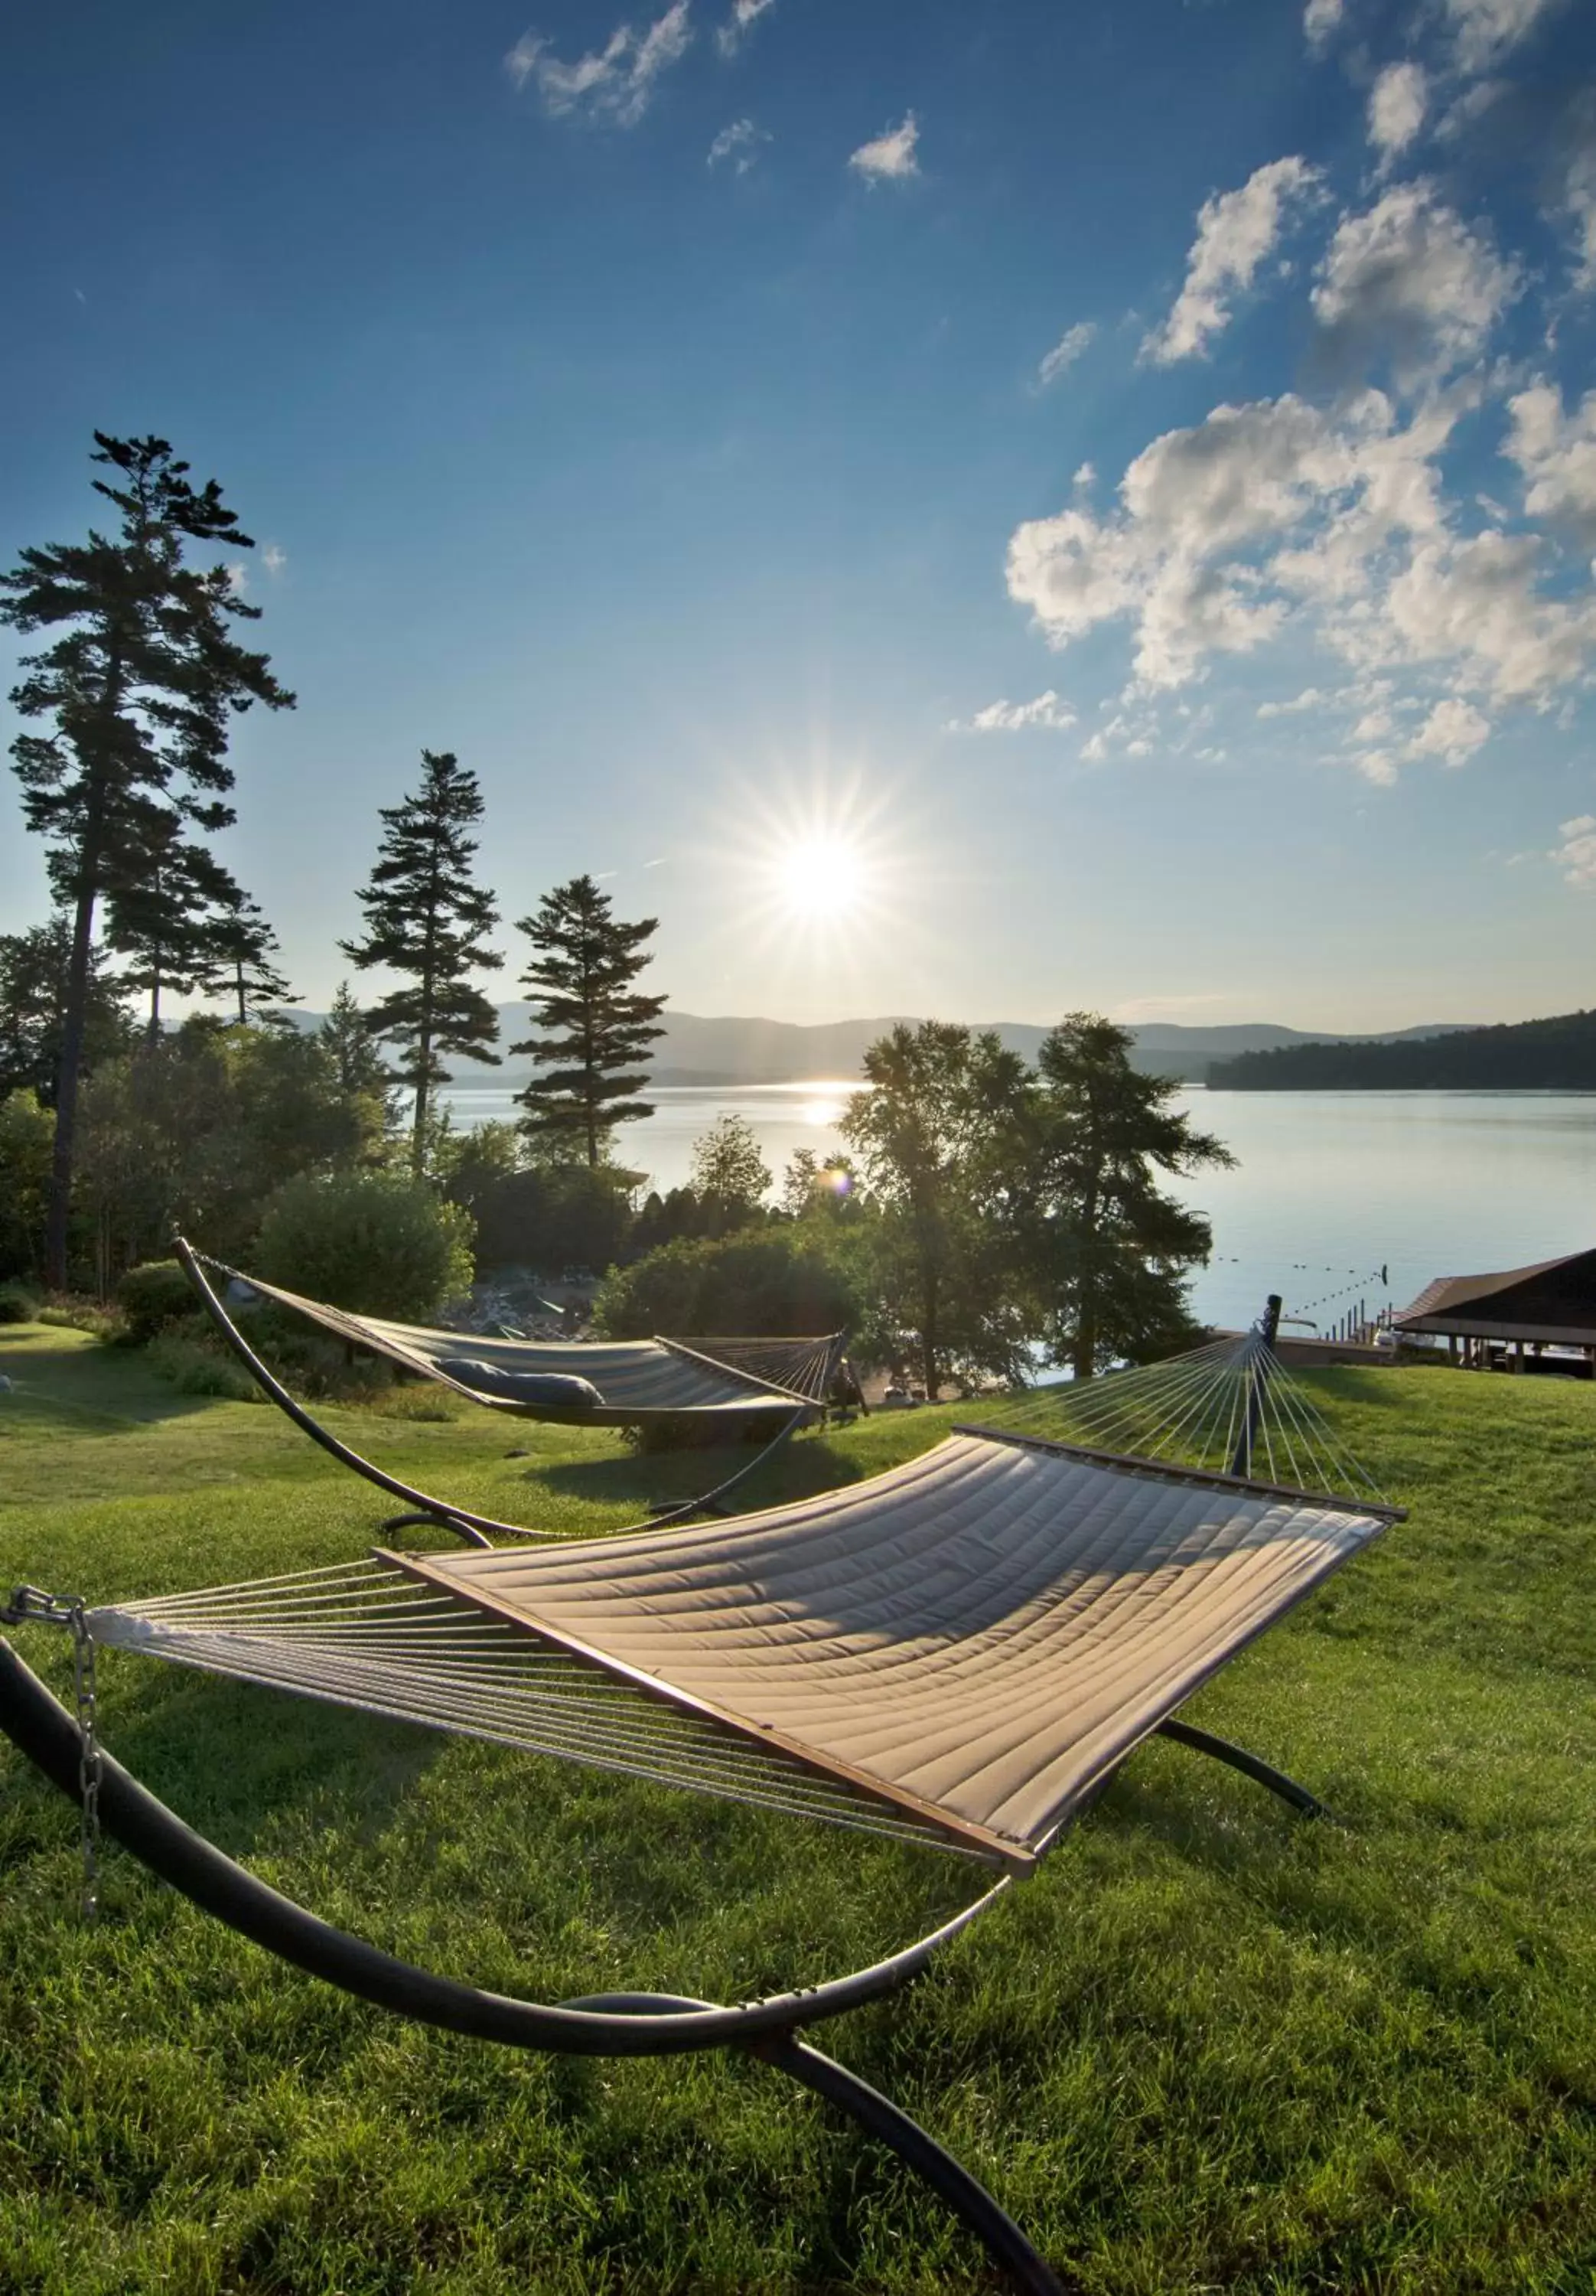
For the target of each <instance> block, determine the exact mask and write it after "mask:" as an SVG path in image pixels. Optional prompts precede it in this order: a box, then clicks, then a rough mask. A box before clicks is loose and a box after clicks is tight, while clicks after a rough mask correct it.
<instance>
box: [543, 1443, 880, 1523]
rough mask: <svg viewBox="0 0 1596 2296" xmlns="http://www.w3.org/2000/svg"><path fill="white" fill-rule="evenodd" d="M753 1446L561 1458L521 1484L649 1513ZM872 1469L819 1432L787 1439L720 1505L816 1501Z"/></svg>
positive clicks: (719, 1474) (735, 1466)
mask: <svg viewBox="0 0 1596 2296" xmlns="http://www.w3.org/2000/svg"><path fill="white" fill-rule="evenodd" d="M755 1457H757V1447H754V1446H752V1445H745V1444H741V1443H730V1444H722V1445H719V1446H717V1447H715V1448H713V1449H710V1448H708V1447H706V1448H704V1449H702V1450H699V1449H693V1450H688V1451H675V1452H654V1453H652V1454H651V1455H650V1456H641V1455H639V1454H636V1453H631V1454H627V1455H626V1456H623V1457H620V1458H610V1459H562V1460H558V1461H555V1462H552V1463H539V1464H536V1465H535V1466H533V1467H532V1468H530V1469H529V1470H528V1473H527V1474H526V1475H525V1476H524V1477H523V1478H522V1479H521V1480H523V1481H524V1482H525V1483H527V1484H528V1486H534V1487H536V1488H542V1489H544V1490H548V1491H553V1492H555V1493H557V1494H558V1495H559V1496H560V1497H562V1498H569V1499H579V1500H584V1501H587V1502H590V1503H592V1504H593V1505H606V1504H608V1505H616V1504H619V1503H625V1504H626V1505H627V1506H629V1507H630V1508H631V1509H632V1510H633V1511H634V1513H637V1514H639V1515H642V1514H643V1513H646V1512H647V1511H648V1509H649V1508H650V1507H653V1506H671V1505H678V1504H680V1503H681V1502H682V1501H683V1500H686V1499H690V1498H695V1497H699V1496H700V1494H701V1493H704V1492H707V1491H712V1490H714V1489H716V1488H717V1487H718V1486H719V1485H720V1484H722V1483H724V1482H727V1481H729V1480H730V1479H731V1478H732V1477H733V1475H735V1474H737V1473H738V1472H740V1470H741V1469H742V1468H744V1467H747V1466H749V1465H750V1464H751V1463H752V1461H753V1460H754V1458H755ZM874 1472H876V1470H875V1469H874V1467H873V1466H871V1465H869V1464H866V1463H865V1462H864V1461H863V1460H861V1459H859V1458H858V1457H856V1456H855V1455H854V1454H853V1453H851V1452H848V1451H845V1450H841V1449H839V1447H838V1446H837V1445H836V1444H834V1443H832V1442H831V1441H830V1440H829V1439H828V1438H827V1437H826V1436H825V1435H824V1434H823V1433H815V1434H813V1435H798V1436H795V1437H794V1438H793V1439H792V1441H791V1442H790V1443H784V1444H783V1445H782V1447H781V1449H780V1450H779V1451H777V1452H776V1453H775V1454H774V1455H773V1456H772V1457H771V1458H770V1459H769V1460H767V1461H766V1463H765V1465H764V1466H762V1467H761V1468H759V1469H758V1470H757V1472H756V1473H754V1474H751V1475H749V1479H748V1480H747V1481H746V1482H744V1483H740V1484H739V1485H738V1486H737V1488H736V1489H735V1491H733V1492H732V1493H731V1494H730V1495H729V1497H728V1499H727V1505H729V1506H732V1507H733V1508H734V1509H735V1511H736V1512H737V1513H740V1514H741V1513H752V1512H753V1511H755V1510H756V1509H757V1508H759V1507H765V1506H772V1505H775V1504H776V1503H777V1502H778V1501H780V1502H781V1503H782V1504H786V1503H788V1502H789V1501H797V1500H799V1499H808V1498H816V1497H820V1495H821V1494H822V1493H823V1492H825V1491H831V1490H839V1489H840V1488H842V1487H843V1486H844V1485H846V1484H848V1483H857V1482H862V1481H863V1480H865V1479H866V1478H867V1477H868V1476H870V1475H871V1474H873V1473H874Z"/></svg>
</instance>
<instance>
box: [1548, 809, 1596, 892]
mask: <svg viewBox="0 0 1596 2296" xmlns="http://www.w3.org/2000/svg"><path fill="white" fill-rule="evenodd" d="M1557 833H1558V835H1559V838H1560V839H1561V840H1562V842H1561V844H1559V846H1557V847H1556V848H1555V849H1554V850H1553V851H1551V853H1549V854H1548V855H1547V857H1546V858H1547V859H1548V860H1549V861H1555V862H1556V863H1557V865H1558V866H1559V868H1560V869H1561V871H1562V873H1563V874H1564V876H1565V877H1567V880H1568V882H1569V883H1570V884H1571V885H1579V886H1581V887H1584V886H1590V885H1596V813H1576V815H1575V816H1574V818H1573V820H1572V821H1563V822H1559V824H1558V832H1557Z"/></svg>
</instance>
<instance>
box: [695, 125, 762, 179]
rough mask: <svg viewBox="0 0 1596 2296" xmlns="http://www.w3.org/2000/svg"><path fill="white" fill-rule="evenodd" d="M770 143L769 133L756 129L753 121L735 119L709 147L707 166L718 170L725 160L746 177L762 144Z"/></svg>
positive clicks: (760, 128) (738, 173) (759, 128)
mask: <svg viewBox="0 0 1596 2296" xmlns="http://www.w3.org/2000/svg"><path fill="white" fill-rule="evenodd" d="M769 142H770V135H769V133H768V131H767V130H766V129H765V128H763V127H755V125H754V123H753V121H752V120H751V119H734V120H733V122H732V124H731V126H730V127H723V128H722V129H721V131H720V134H719V135H717V136H716V139H715V141H714V143H711V145H710V146H709V158H708V162H707V164H708V166H709V167H711V168H718V167H719V165H720V163H721V161H722V160H730V161H731V162H732V166H733V171H734V172H735V173H736V174H737V175H739V176H746V175H747V174H748V171H749V168H751V167H752V166H753V164H754V162H755V160H757V158H758V157H759V146H760V145H761V143H769Z"/></svg>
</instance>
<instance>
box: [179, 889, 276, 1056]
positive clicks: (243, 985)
mask: <svg viewBox="0 0 1596 2296" xmlns="http://www.w3.org/2000/svg"><path fill="white" fill-rule="evenodd" d="M278 953H279V943H278V939H277V936H276V934H275V933H274V931H272V928H271V926H270V925H269V924H268V923H267V922H266V918H265V916H264V914H262V912H261V909H260V906H259V904H258V902H256V901H253V900H251V899H250V896H249V894H248V893H246V892H245V891H244V890H243V889H242V887H241V886H239V885H234V884H232V883H231V882H230V883H229V886H228V889H227V890H226V891H225V893H224V894H223V895H222V896H221V898H220V899H219V900H218V901H217V909H216V914H215V915H214V916H213V917H212V918H211V920H210V922H209V927H208V930H207V932H206V951H205V970H204V980H203V987H204V989H205V993H206V995H207V996H228V997H231V998H232V999H233V1001H234V1003H235V1005H236V1007H237V1012H238V1023H239V1026H240V1028H245V1027H247V1026H248V1024H249V1021H250V1017H251V1015H254V1016H255V1017H257V1018H259V1019H262V1020H265V1019H266V1018H268V1017H269V1016H270V1015H271V1013H272V1012H273V1011H274V1008H275V1007H276V1006H278V1005H297V1004H298V1003H299V997H298V996H296V995H295V993H294V991H293V989H292V988H290V986H289V983H288V980H287V976H286V975H285V974H283V973H282V972H279V971H278V969H277V967H276V964H274V961H273V960H274V958H275V957H276V955H278Z"/></svg>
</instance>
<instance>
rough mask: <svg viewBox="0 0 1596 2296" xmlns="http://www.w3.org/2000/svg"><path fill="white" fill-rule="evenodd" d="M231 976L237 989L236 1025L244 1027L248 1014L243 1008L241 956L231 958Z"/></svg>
mask: <svg viewBox="0 0 1596 2296" xmlns="http://www.w3.org/2000/svg"><path fill="white" fill-rule="evenodd" d="M233 981H234V983H235V985H236V987H237V989H238V1025H239V1027H240V1028H241V1029H245V1028H248V1026H249V1024H250V1015H249V1013H248V1012H247V1011H246V1010H245V1008H244V960H243V958H242V957H241V956H235V957H234V958H233Z"/></svg>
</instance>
